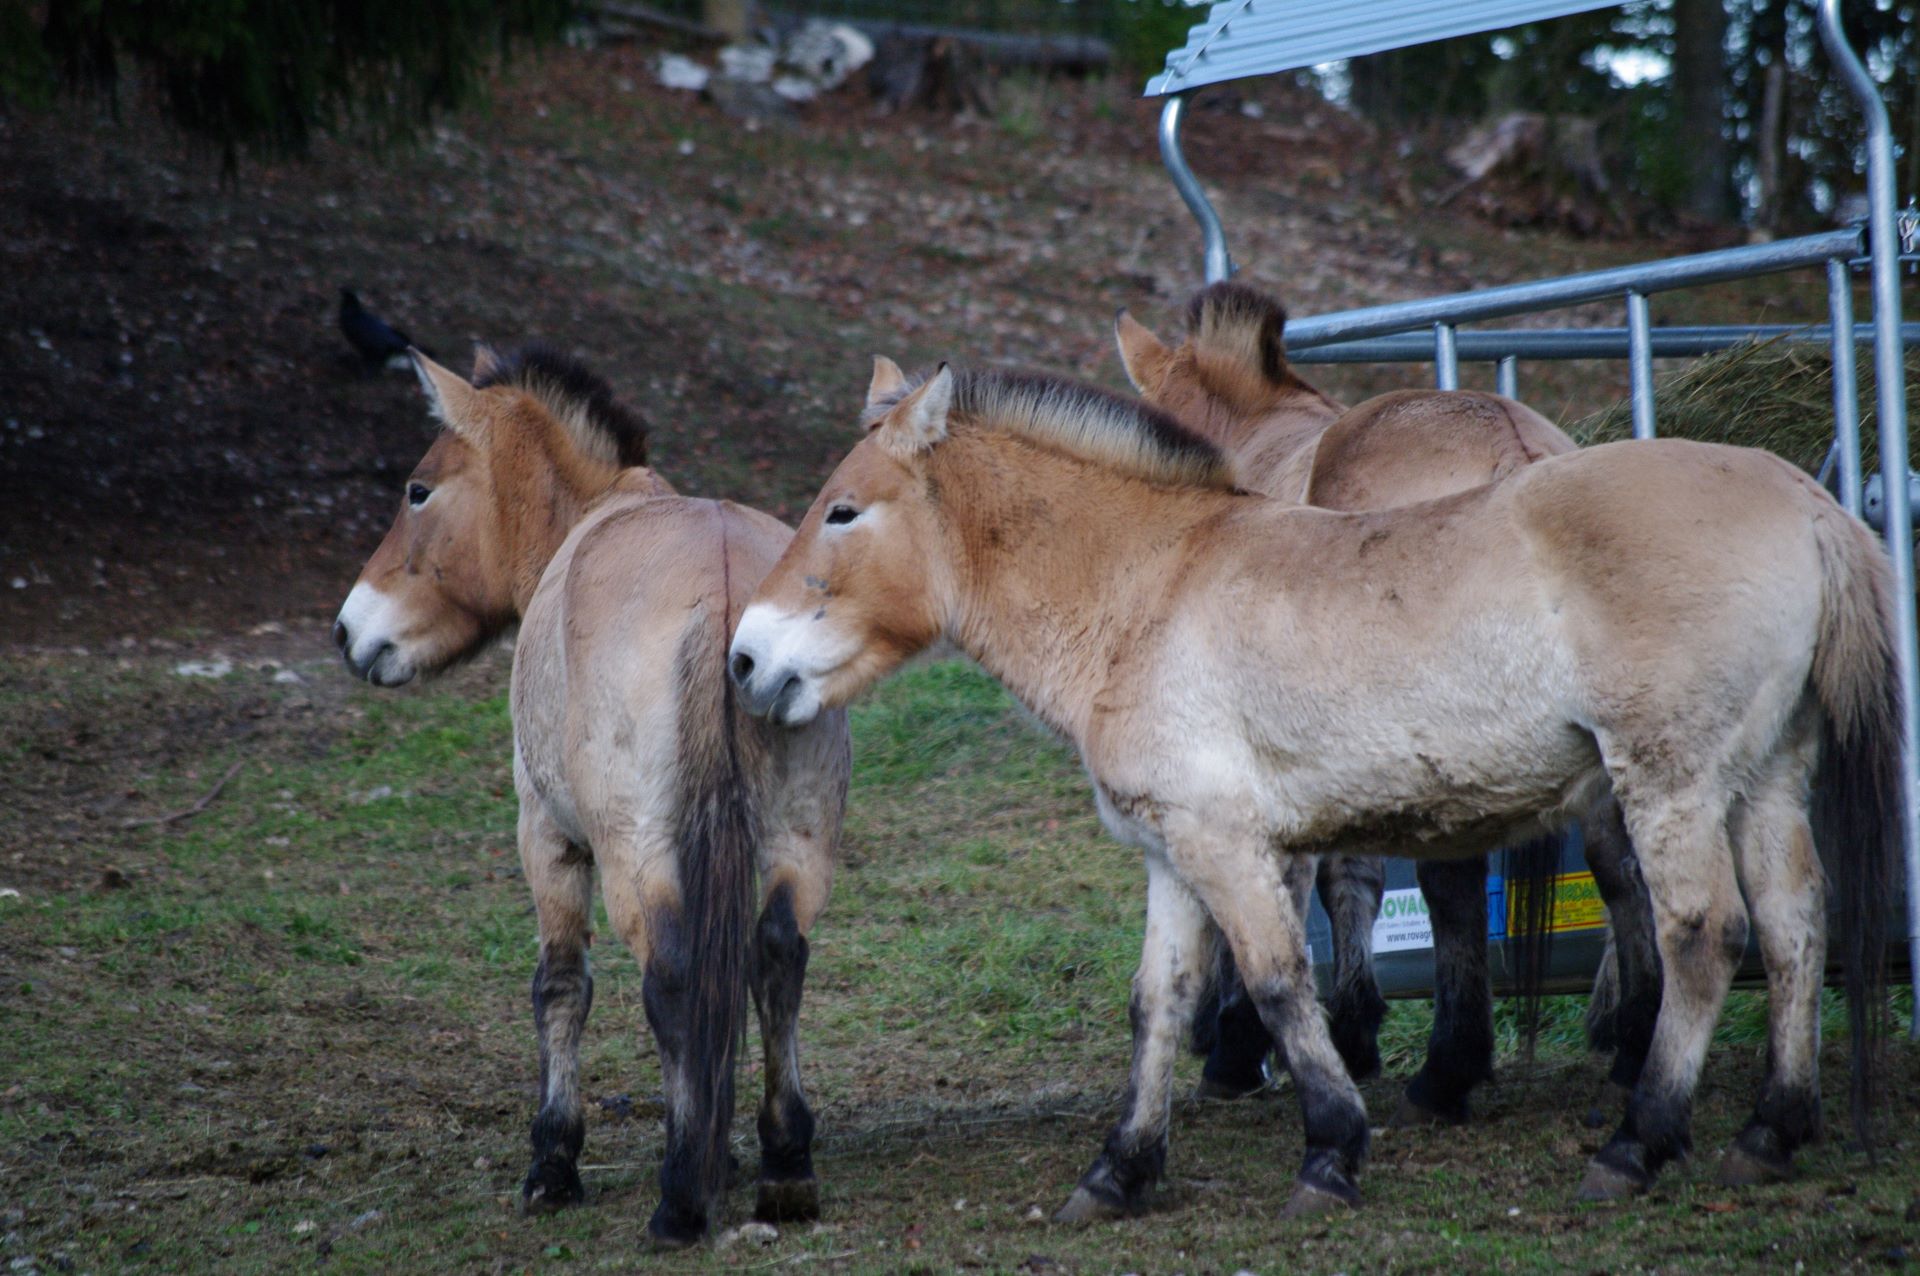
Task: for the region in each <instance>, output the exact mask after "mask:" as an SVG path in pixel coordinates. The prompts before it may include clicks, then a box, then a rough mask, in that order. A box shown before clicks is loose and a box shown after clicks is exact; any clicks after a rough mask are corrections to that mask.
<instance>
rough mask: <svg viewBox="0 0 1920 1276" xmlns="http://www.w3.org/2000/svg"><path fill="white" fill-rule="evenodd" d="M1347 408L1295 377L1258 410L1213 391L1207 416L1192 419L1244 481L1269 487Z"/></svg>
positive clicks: (1260, 488)
mask: <svg viewBox="0 0 1920 1276" xmlns="http://www.w3.org/2000/svg"><path fill="white" fill-rule="evenodd" d="M1342 410H1343V409H1342V408H1341V406H1340V404H1339V403H1337V402H1335V401H1334V400H1333V399H1330V398H1328V397H1327V396H1326V395H1324V394H1322V393H1320V391H1318V390H1316V389H1314V388H1313V387H1312V386H1310V385H1308V384H1307V383H1306V382H1304V381H1301V380H1300V379H1299V378H1297V377H1294V378H1290V379H1289V380H1288V382H1287V383H1286V384H1284V385H1282V386H1279V387H1276V388H1275V389H1274V391H1273V393H1272V396H1271V397H1270V398H1268V399H1267V400H1266V401H1265V402H1264V403H1262V404H1261V405H1260V406H1259V407H1257V408H1252V409H1248V408H1244V407H1237V406H1235V405H1234V404H1233V403H1231V402H1229V401H1228V400H1226V399H1225V398H1222V397H1220V396H1218V395H1214V394H1208V396H1207V399H1206V411H1205V412H1204V414H1202V415H1203V416H1204V420H1200V421H1186V424H1188V425H1190V426H1192V427H1193V428H1194V429H1195V431H1196V432H1198V433H1199V434H1201V435H1203V436H1205V437H1206V438H1207V439H1209V440H1210V441H1212V442H1213V443H1214V444H1215V446H1217V447H1219V449H1220V450H1221V451H1223V452H1225V453H1226V454H1227V455H1228V456H1229V457H1231V458H1233V460H1234V462H1235V465H1236V468H1237V469H1238V470H1239V471H1240V475H1239V477H1240V480H1241V482H1242V483H1243V484H1245V485H1246V486H1248V487H1250V488H1253V489H1254V490H1257V491H1260V492H1269V491H1270V488H1269V486H1268V483H1267V480H1268V479H1269V478H1270V477H1272V475H1273V474H1274V473H1275V472H1276V471H1277V470H1279V469H1280V468H1282V467H1284V466H1285V465H1287V464H1288V463H1289V462H1291V461H1294V460H1296V459H1297V458H1298V457H1299V456H1300V455H1301V454H1302V453H1304V452H1306V451H1308V450H1309V449H1311V448H1312V447H1313V446H1314V445H1315V444H1316V443H1318V442H1319V441H1320V436H1321V435H1322V434H1325V433H1326V432H1327V427H1328V426H1330V425H1332V424H1333V423H1334V422H1335V421H1336V420H1338V419H1339V416H1340V413H1341V411H1342ZM1182 420H1183V421H1185V417H1184V416H1183V417H1182ZM1255 471H1257V472H1255Z"/></svg>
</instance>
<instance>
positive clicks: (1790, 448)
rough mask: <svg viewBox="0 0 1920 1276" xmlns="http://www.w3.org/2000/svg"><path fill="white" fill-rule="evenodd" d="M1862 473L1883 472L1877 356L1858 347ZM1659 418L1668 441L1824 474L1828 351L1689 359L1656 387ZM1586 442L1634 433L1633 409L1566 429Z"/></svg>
mask: <svg viewBox="0 0 1920 1276" xmlns="http://www.w3.org/2000/svg"><path fill="white" fill-rule="evenodd" d="M1854 368H1855V373H1856V376H1857V379H1858V381H1859V384H1860V451H1861V471H1862V473H1866V474H1872V473H1873V472H1874V471H1875V470H1877V469H1878V468H1879V440H1878V435H1877V433H1876V421H1877V419H1878V418H1877V414H1876V413H1875V411H1874V375H1873V351H1872V348H1871V347H1869V346H1861V347H1859V353H1858V355H1857V357H1856V358H1855V360H1854ZM1916 387H1920V349H1910V350H1908V351H1907V418H1908V424H1909V427H1910V428H1912V427H1915V426H1920V414H1916V410H1915V390H1916ZM1654 404H1655V412H1656V417H1655V421H1656V424H1657V427H1658V429H1659V431H1660V434H1661V435H1662V436H1665V437H1671V438H1682V439H1700V440H1703V441H1705V442H1709V443H1738V444H1742V445H1744V446H1746V447H1763V448H1766V449H1767V450H1768V451H1770V452H1776V453H1778V454H1779V455H1781V456H1783V457H1785V458H1787V459H1788V460H1789V461H1792V462H1793V463H1794V464H1795V465H1798V466H1800V467H1801V468H1802V469H1804V470H1806V471H1807V472H1808V473H1814V472H1816V471H1818V470H1819V468H1820V463H1821V462H1822V461H1824V460H1826V456H1827V448H1828V447H1829V446H1830V445H1831V444H1832V442H1833V365H1832V362H1831V360H1830V359H1829V358H1828V356H1827V348H1826V347H1825V346H1824V345H1817V344H1813V343H1807V342H1787V341H1782V340H1778V339H1776V340H1773V341H1763V342H1756V343H1753V344H1749V345H1743V346H1736V347H1734V348H1733V349H1731V350H1726V351H1722V352H1721V353H1719V354H1715V355H1708V356H1706V357H1704V358H1700V359H1690V360H1688V361H1687V362H1686V363H1684V364H1682V365H1680V366H1679V367H1678V368H1676V369H1674V370H1673V371H1672V372H1669V373H1666V374H1664V375H1662V376H1660V377H1658V378H1657V379H1656V380H1655V383H1654ZM1566 431H1567V433H1568V434H1570V435H1572V436H1573V438H1574V440H1575V441H1576V442H1578V443H1580V444H1582V445H1584V444H1588V443H1606V442H1609V441H1611V440H1613V439H1625V438H1631V437H1632V435H1633V408H1632V405H1631V403H1630V402H1629V401H1628V400H1626V399H1622V400H1620V401H1619V402H1618V403H1616V404H1614V405H1613V406H1612V407H1609V408H1604V409H1602V410H1601V411H1599V412H1595V413H1594V414H1593V415H1591V416H1587V417H1583V418H1581V419H1580V420H1578V421H1575V422H1574V423H1572V424H1571V425H1568V426H1567V427H1566Z"/></svg>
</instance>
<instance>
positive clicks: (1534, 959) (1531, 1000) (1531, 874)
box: [1501, 833, 1560, 1060]
mask: <svg viewBox="0 0 1920 1276" xmlns="http://www.w3.org/2000/svg"><path fill="white" fill-rule="evenodd" d="M1559 872H1560V836H1559V835H1558V834H1553V833H1548V834H1543V835H1541V836H1540V837H1536V838H1534V839H1532V840H1531V841H1528V842H1523V843H1522V844H1520V845H1519V846H1510V847H1508V848H1507V849H1506V850H1505V851H1504V852H1502V865H1501V876H1502V878H1503V879H1504V880H1505V883H1506V898H1507V900H1508V904H1507V953H1508V956H1509V958H1510V959H1511V961H1512V963H1513V995H1514V996H1516V997H1518V998H1519V999H1520V1036H1521V1040H1522V1041H1524V1042H1525V1043H1526V1055H1527V1058H1528V1059H1529V1060H1531V1059H1532V1058H1533V1049H1534V1045H1535V1044H1536V1042H1537V1041H1538V1040H1539V1036H1540V997H1541V994H1542V992H1543V990H1544V989H1545V987H1546V983H1547V969H1548V963H1549V962H1550V961H1551V960H1552V957H1553V903H1554V895H1555V891H1554V879H1555V878H1556V877H1557V876H1559Z"/></svg>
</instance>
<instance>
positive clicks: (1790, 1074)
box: [1719, 773, 1827, 1186]
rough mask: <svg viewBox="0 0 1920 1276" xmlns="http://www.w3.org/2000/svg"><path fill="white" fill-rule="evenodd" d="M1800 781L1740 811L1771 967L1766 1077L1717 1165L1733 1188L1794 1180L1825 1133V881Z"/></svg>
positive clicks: (1789, 780) (1750, 892)
mask: <svg viewBox="0 0 1920 1276" xmlns="http://www.w3.org/2000/svg"><path fill="white" fill-rule="evenodd" d="M1803 775H1804V773H1802V774H1801V775H1794V776H1789V777H1782V778H1779V779H1775V780H1773V781H1770V782H1769V783H1768V784H1766V785H1765V786H1763V787H1759V788H1756V790H1755V791H1754V792H1753V793H1752V794H1751V795H1750V796H1749V798H1748V799H1747V801H1746V802H1745V803H1743V804H1742V805H1741V806H1739V807H1738V808H1736V810H1735V812H1734V819H1733V821H1732V823H1733V843H1734V849H1735V852H1736V853H1737V854H1738V856H1739V859H1740V878H1741V881H1742V882H1743V883H1744V885H1745V886H1746V890H1747V898H1748V900H1749V901H1750V907H1751V910H1752V914H1753V925H1754V930H1755V931H1756V932H1757V934H1758V936H1759V940H1760V953H1761V956H1762V957H1763V958H1764V960H1765V962H1766V968H1767V1012H1768V1013H1767V1076H1766V1081H1765V1082H1764V1083H1763V1085H1762V1086H1761V1090H1760V1098H1759V1101H1758V1103H1756V1104H1755V1106H1754V1110H1753V1115H1752V1116H1751V1117H1750V1118H1748V1120H1747V1123H1746V1126H1745V1127H1744V1128H1743V1129H1742V1130H1741V1131H1740V1133H1739V1135H1738V1136H1737V1137H1736V1138H1735V1139H1734V1142H1733V1146H1732V1147H1730V1148H1728V1149H1727V1152H1726V1155H1725V1157H1724V1158H1723V1159H1722V1161H1721V1163H1720V1172H1719V1179H1720V1182H1721V1183H1722V1184H1725V1185H1727V1186H1743V1185H1747V1184H1753V1183H1774V1182H1780V1181H1782V1180H1785V1179H1788V1178H1791V1177H1792V1176H1793V1154H1794V1151H1795V1149H1797V1148H1798V1147H1799V1146H1800V1145H1801V1144H1802V1143H1805V1142H1807V1141H1809V1140H1811V1139H1815V1138H1818V1137H1819V1134H1820V1060H1819V1055H1820V985H1821V982H1822V979H1823V977H1824V975H1825V972H1826V917H1827V913H1826V877H1825V874H1824V872H1823V870H1822V868H1821V865H1820V860H1819V857H1818V855H1817V854H1816V853H1815V851H1814V846H1813V832H1812V830H1811V828H1809V827H1808V823H1807V813H1806V810H1805V806H1804V804H1803V802H1802V800H1801V798H1800V794H1801V793H1802V792H1803V791H1804V788H1805V781H1804V778H1803Z"/></svg>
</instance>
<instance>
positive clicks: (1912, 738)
mask: <svg viewBox="0 0 1920 1276" xmlns="http://www.w3.org/2000/svg"><path fill="white" fill-rule="evenodd" d="M1820 40H1821V43H1823V44H1825V45H1826V47H1827V56H1828V57H1829V58H1831V59H1832V60H1833V65H1834V69H1835V70H1837V71H1839V72H1840V78H1841V79H1842V80H1844V81H1845V82H1846V86H1847V91H1848V92H1849V93H1851V94H1852V95H1853V98H1854V101H1856V102H1858V103H1859V105H1860V110H1861V113H1862V114H1863V115H1865V116H1866V120H1867V249H1868V255H1869V256H1870V257H1871V259H1872V266H1871V269H1872V274H1873V326H1874V345H1873V370H1874V378H1875V384H1874V390H1875V393H1876V400H1875V407H1876V409H1877V411H1878V414H1879V426H1880V472H1881V473H1882V474H1883V475H1885V476H1886V482H1885V483H1884V484H1883V486H1884V487H1885V489H1886V502H1887V504H1886V518H1887V553H1888V556H1889V557H1890V558H1891V559H1892V560H1893V581H1894V591H1893V595H1894V597H1893V601H1894V618H1895V620H1894V624H1895V630H1896V633H1895V641H1896V642H1897V644H1898V648H1897V650H1896V651H1895V653H1894V654H1895V656H1896V657H1897V659H1898V663H1899V667H1900V699H1901V703H1902V706H1903V708H1904V712H1905V721H1904V722H1903V723H1902V725H1903V726H1904V727H1905V728H1906V740H1905V744H1906V748H1905V749H1904V750H1903V753H1902V758H1901V778H1902V779H1903V780H1904V781H1905V784H1904V788H1903V793H1904V796H1905V798H1906V802H1905V808H1906V809H1905V812H1904V816H1905V832H1906V860H1907V953H1908V957H1909V960H1911V961H1912V962H1913V968H1914V970H1915V971H1916V972H1920V664H1917V663H1916V659H1917V657H1920V648H1916V643H1915V637H1916V634H1915V617H1914V601H1913V508H1912V505H1911V503H1910V500H1909V496H1908V492H1907V474H1908V460H1907V402H1906V380H1907V378H1906V368H1905V367H1904V366H1903V365H1904V360H1903V359H1902V357H1901V350H1900V243H1899V239H1898V235H1897V231H1896V229H1895V225H1894V216H1895V212H1894V190H1893V182H1894V171H1893V127H1892V124H1891V123H1890V122H1889V120H1888V119H1887V106H1886V103H1884V102H1882V101H1881V100H1880V89H1879V86H1878V85H1876V84H1875V83H1874V82H1873V77H1872V76H1871V75H1868V74H1867V68H1866V67H1865V66H1864V65H1862V64H1861V61H1860V57H1859V55H1858V54H1856V53H1855V52H1854V51H1853V47H1852V46H1851V45H1849V44H1848V43H1847V33H1846V29H1845V28H1844V27H1842V26H1841V24H1840V0H1820ZM1916 977H1920V975H1917V976H1916ZM1908 1033H1909V1034H1910V1035H1911V1036H1912V1037H1913V1038H1914V1039H1915V1040H1920V997H1916V998H1914V1005H1913V1019H1912V1022H1911V1023H1910V1024H1909V1025H1908Z"/></svg>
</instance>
